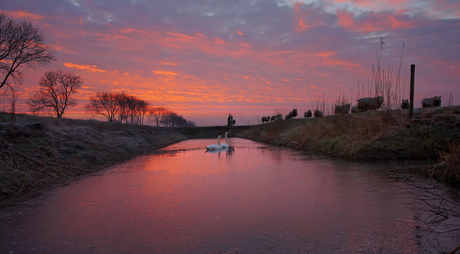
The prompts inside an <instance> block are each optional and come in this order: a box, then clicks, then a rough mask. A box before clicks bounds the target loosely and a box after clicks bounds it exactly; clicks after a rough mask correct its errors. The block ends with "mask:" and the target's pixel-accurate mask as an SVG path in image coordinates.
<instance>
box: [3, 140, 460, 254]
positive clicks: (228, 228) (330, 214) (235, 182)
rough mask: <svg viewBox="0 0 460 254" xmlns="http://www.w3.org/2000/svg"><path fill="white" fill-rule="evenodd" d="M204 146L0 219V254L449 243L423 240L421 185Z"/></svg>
mask: <svg viewBox="0 0 460 254" xmlns="http://www.w3.org/2000/svg"><path fill="white" fill-rule="evenodd" d="M212 143H215V140H211V139H200V140H188V141H184V142H181V143H178V144H175V145H172V146H169V147H166V148H164V149H161V150H158V151H157V152H155V153H154V154H152V155H146V156H141V157H138V158H136V159H134V160H131V161H128V162H126V163H123V164H120V165H117V166H114V167H112V168H111V169H110V170H107V171H105V172H103V173H100V174H98V175H95V176H91V177H88V178H85V179H82V180H80V181H77V182H73V183H71V184H69V185H68V186H64V187H59V188H57V189H55V190H53V191H51V192H47V193H44V194H43V195H41V196H40V197H38V198H35V199H32V200H30V201H28V202H24V203H21V204H19V205H16V206H14V207H8V208H5V209H2V210H0V223H1V229H0V234H1V238H0V250H3V251H4V252H2V253H236V252H235V251H238V253H240V254H243V253H357V252H364V253H433V252H436V251H440V250H443V248H444V249H445V250H448V249H450V250H451V249H452V248H455V247H456V242H455V241H456V240H458V239H460V238H457V236H456V235H448V236H447V237H444V236H445V235H443V238H439V234H436V235H435V236H434V237H433V234H429V233H426V230H425V229H424V227H423V222H424V221H426V219H427V218H429V216H428V215H427V214H426V213H424V211H426V210H428V208H427V207H425V206H424V204H423V202H419V201H418V195H419V193H420V185H421V184H424V183H417V184H415V185H414V182H413V180H411V181H410V182H408V181H401V180H400V179H398V178H396V177H394V176H393V175H394V172H395V170H396V171H397V168H398V167H399V166H397V165H395V164H394V163H378V164H375V163H350V162H343V161H337V160H330V159H324V158H316V157H312V156H308V155H305V154H303V153H300V152H296V151H292V150H289V149H284V148H275V147H270V146H266V145H263V144H260V143H255V142H252V141H248V140H244V139H237V138H232V139H229V143H230V145H231V148H230V149H229V150H224V151H220V152H213V153H210V152H208V153H206V152H205V149H204V147H205V146H206V145H209V144H212ZM437 191H438V192H440V195H444V196H447V195H450V194H448V193H447V192H446V191H445V190H437ZM422 220H423V221H422ZM457 225H459V224H457ZM436 237H438V238H436Z"/></svg>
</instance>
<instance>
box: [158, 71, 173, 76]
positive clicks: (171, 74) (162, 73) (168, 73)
mask: <svg viewBox="0 0 460 254" xmlns="http://www.w3.org/2000/svg"><path fill="white" fill-rule="evenodd" d="M152 72H153V73H155V74H159V75H167V76H176V75H179V74H178V73H175V72H172V71H152Z"/></svg>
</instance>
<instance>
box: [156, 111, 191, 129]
mask: <svg viewBox="0 0 460 254" xmlns="http://www.w3.org/2000/svg"><path fill="white" fill-rule="evenodd" d="M161 123H162V124H163V125H164V126H166V127H194V126H196V124H195V123H194V122H190V121H187V120H186V119H185V118H184V117H183V116H180V115H178V114H177V113H176V112H173V111H168V112H167V113H166V114H165V116H164V117H163V119H162V121H161Z"/></svg>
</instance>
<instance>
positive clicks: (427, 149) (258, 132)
mask: <svg viewBox="0 0 460 254" xmlns="http://www.w3.org/2000/svg"><path fill="white" fill-rule="evenodd" d="M459 114H460V106H452V107H442V108H439V107H438V108H432V109H424V110H421V109H418V110H417V114H416V115H415V116H414V117H413V118H412V119H408V117H407V112H406V111H401V110H386V111H375V112H364V113H359V114H348V115H338V116H328V117H322V118H299V119H291V120H279V121H274V122H271V123H268V124H260V125H257V126H254V127H253V128H251V129H249V130H246V131H243V132H241V133H239V134H238V135H237V136H238V137H240V138H246V139H250V140H254V141H257V142H262V143H266V144H271V145H276V146H283V147H289V148H292V149H296V150H301V151H306V152H310V153H319V154H324V155H327V156H332V157H340V158H344V159H348V160H426V161H427V167H426V168H424V169H421V171H422V172H419V173H422V174H425V175H427V176H429V177H433V178H437V179H439V180H441V181H444V182H449V183H453V184H455V185H457V186H460V164H459V160H460V115H459Z"/></svg>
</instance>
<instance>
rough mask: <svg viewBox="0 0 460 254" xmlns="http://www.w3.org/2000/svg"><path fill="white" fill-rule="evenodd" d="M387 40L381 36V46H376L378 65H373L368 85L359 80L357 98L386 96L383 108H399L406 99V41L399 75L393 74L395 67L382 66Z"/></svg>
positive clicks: (402, 51)
mask: <svg viewBox="0 0 460 254" xmlns="http://www.w3.org/2000/svg"><path fill="white" fill-rule="evenodd" d="M384 45H385V42H384V40H383V38H380V43H379V47H378V48H376V52H375V54H376V65H375V66H372V71H371V75H370V77H368V81H367V87H365V86H364V83H361V85H360V82H359V80H358V91H357V93H356V95H357V99H359V98H362V97H376V96H382V97H383V98H384V104H383V105H382V109H397V108H399V106H400V103H401V101H402V99H404V88H405V82H404V84H403V86H402V87H401V66H402V59H403V53H404V46H405V43H404V42H403V46H402V50H401V57H400V61H399V68H398V73H397V76H396V77H394V76H393V71H394V70H393V68H392V67H387V68H386V69H385V68H382V64H381V61H382V51H383V49H384Z"/></svg>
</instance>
